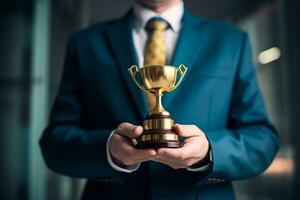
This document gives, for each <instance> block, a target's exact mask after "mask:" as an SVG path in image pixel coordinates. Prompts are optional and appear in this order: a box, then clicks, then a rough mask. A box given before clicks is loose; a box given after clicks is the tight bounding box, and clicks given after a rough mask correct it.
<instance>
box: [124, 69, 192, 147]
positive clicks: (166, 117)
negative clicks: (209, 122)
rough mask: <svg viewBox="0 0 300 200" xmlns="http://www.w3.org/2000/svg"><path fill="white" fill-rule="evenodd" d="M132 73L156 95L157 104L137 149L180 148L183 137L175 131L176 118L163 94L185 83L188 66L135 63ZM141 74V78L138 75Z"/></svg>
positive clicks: (149, 116)
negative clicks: (164, 100)
mask: <svg viewBox="0 0 300 200" xmlns="http://www.w3.org/2000/svg"><path fill="white" fill-rule="evenodd" d="M128 70H129V73H130V75H131V77H132V79H133V81H134V82H135V84H136V85H137V86H138V87H139V88H140V89H141V90H143V91H145V92H148V93H151V94H153V95H154V97H155V106H154V108H153V109H152V110H151V111H150V112H148V114H147V117H146V119H145V121H144V124H143V127H144V132H143V134H142V135H141V136H140V137H139V138H138V139H137V148H140V149H145V148H154V149H157V148H161V147H169V148H178V147H179V145H180V144H179V137H178V135H177V134H176V133H175V132H174V130H173V125H174V120H173V119H172V117H171V115H170V113H169V112H168V111H166V110H165V109H164V107H163V106H162V100H161V99H162V96H163V94H165V93H168V92H172V91H173V90H175V89H176V88H177V87H178V85H179V84H180V83H181V81H182V79H183V77H184V75H185V74H186V71H187V67H185V66H184V65H179V67H178V68H176V67H173V66H169V65H147V66H144V67H142V68H139V67H137V66H136V65H132V66H131V67H130V68H129V69H128ZM138 74H139V77H138V76H137V75H138Z"/></svg>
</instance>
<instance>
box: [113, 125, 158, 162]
mask: <svg viewBox="0 0 300 200" xmlns="http://www.w3.org/2000/svg"><path fill="white" fill-rule="evenodd" d="M142 133H143V127H141V126H134V125H132V124H130V123H126V122H124V123H121V124H120V125H119V126H118V128H117V129H116V130H115V132H114V134H113V135H112V137H111V139H110V141H109V151H110V153H111V156H112V159H113V161H114V163H115V164H117V165H119V166H120V167H126V166H133V165H136V164H139V163H141V162H145V161H149V160H152V159H154V158H155V157H156V151H155V150H154V149H137V148H135V144H136V138H137V137H139V136H140V135H141V134H142Z"/></svg>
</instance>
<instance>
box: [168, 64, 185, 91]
mask: <svg viewBox="0 0 300 200" xmlns="http://www.w3.org/2000/svg"><path fill="white" fill-rule="evenodd" d="M187 69H188V68H187V67H186V66H184V65H183V64H181V65H179V67H178V68H177V72H179V73H180V78H179V80H178V82H177V83H175V84H174V86H173V87H172V89H171V90H170V91H169V92H172V91H173V90H175V89H176V88H177V87H178V86H179V84H180V83H181V81H182V80H183V77H184V75H185V74H186V72H187Z"/></svg>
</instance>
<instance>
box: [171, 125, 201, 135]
mask: <svg viewBox="0 0 300 200" xmlns="http://www.w3.org/2000/svg"><path fill="white" fill-rule="evenodd" d="M173 128H174V130H175V132H176V133H177V134H178V135H179V136H182V137H193V136H199V135H201V133H203V132H202V131H201V130H200V129H199V128H198V127H197V126H196V125H182V124H175V125H174V126H173Z"/></svg>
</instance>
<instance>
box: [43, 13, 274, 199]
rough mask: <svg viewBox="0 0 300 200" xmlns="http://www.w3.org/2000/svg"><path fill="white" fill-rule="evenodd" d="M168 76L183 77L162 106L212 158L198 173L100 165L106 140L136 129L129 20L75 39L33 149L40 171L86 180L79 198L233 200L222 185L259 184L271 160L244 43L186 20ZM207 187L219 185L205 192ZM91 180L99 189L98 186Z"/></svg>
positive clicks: (216, 26)
mask: <svg viewBox="0 0 300 200" xmlns="http://www.w3.org/2000/svg"><path fill="white" fill-rule="evenodd" d="M182 23H183V25H182V26H183V27H182V30H181V32H180V37H179V40H178V43H177V46H176V50H175V53H174V57H173V59H172V62H171V63H170V64H171V65H173V66H178V65H179V64H184V65H186V66H187V67H188V68H189V70H188V73H187V75H186V78H185V79H184V80H183V82H182V84H181V85H180V86H179V87H178V88H177V89H176V90H175V91H174V92H172V93H170V94H166V95H165V96H164V99H163V103H164V106H165V107H166V108H167V110H168V111H170V113H172V116H173V118H174V119H175V120H176V122H178V123H182V124H195V125H197V126H198V127H200V128H201V129H202V130H203V131H204V132H205V133H206V135H207V138H208V139H209V142H210V144H211V149H212V154H213V166H212V170H211V171H210V172H209V173H207V174H203V173H197V172H190V171H187V170H185V169H181V170H174V169H172V168H170V167H168V166H165V165H162V164H158V163H155V162H146V163H142V165H141V167H140V169H139V170H137V171H136V172H134V173H131V174H125V173H121V172H116V171H114V170H113V169H112V167H111V166H110V165H109V163H108V162H107V157H106V152H105V146H106V141H107V138H108V136H109V134H110V133H111V132H112V130H113V129H115V128H116V127H117V126H118V124H120V123H121V122H130V123H133V124H142V121H143V119H144V117H145V114H146V112H147V106H146V100H145V99H144V95H143V93H142V91H140V89H138V88H137V87H136V85H135V84H134V83H133V81H132V80H131V78H130V76H129V73H128V71H127V68H128V67H129V66H131V65H132V64H137V56H136V52H135V49H134V46H133V39H132V34H131V30H132V12H129V14H127V15H126V16H125V17H123V18H121V19H117V20H114V21H110V22H106V23H101V24H98V25H95V26H92V27H90V28H88V29H85V30H83V31H80V32H77V33H74V34H72V35H71V36H70V38H69V41H68V47H67V53H66V60H65V67H64V73H63V78H62V82H61V85H60V89H59V91H58V94H57V97H56V100H55V103H54V106H53V109H52V114H51V119H50V123H49V125H48V127H47V128H46V130H45V131H44V133H43V135H42V138H41V140H40V145H41V149H42V153H43V156H44V158H45V161H46V164H47V166H48V167H49V168H50V169H52V170H54V171H56V172H58V173H60V174H63V175H67V176H71V177H80V178H86V179H88V180H89V181H88V183H87V185H86V188H85V192H84V195H83V198H86V199H92V198H95V199H101V198H102V199H124V198H125V199H136V198H139V197H141V195H143V194H145V193H148V194H150V196H151V198H152V199H164V198H165V199H198V198H199V199H201V200H205V199H233V198H234V195H233V190H232V185H231V181H233V180H239V179H244V178H248V177H252V176H255V175H258V174H259V173H261V172H263V171H264V170H265V169H266V168H267V166H268V165H269V164H270V163H271V161H272V159H273V158H274V156H275V154H276V152H277V150H278V136H277V134H276V131H275V130H274V128H273V126H272V125H271V124H270V122H269V120H268V117H267V114H266V111H265V108H264V103H263V98H262V96H261V93H260V91H259V87H258V84H257V80H256V73H255V68H254V65H253V63H252V58H251V51H250V45H249V41H248V38H247V35H246V33H244V32H243V31H241V30H239V29H237V28H234V27H232V26H231V25H228V24H225V23H221V22H216V21H210V20H206V19H202V18H197V17H194V16H192V15H191V14H190V13H189V12H188V11H185V13H184V17H183V22H182ZM209 177H214V178H222V179H224V180H226V181H225V182H223V183H219V184H211V185H205V184H203V183H204V182H205V180H206V179H207V178H209ZM97 180H99V181H97Z"/></svg>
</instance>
